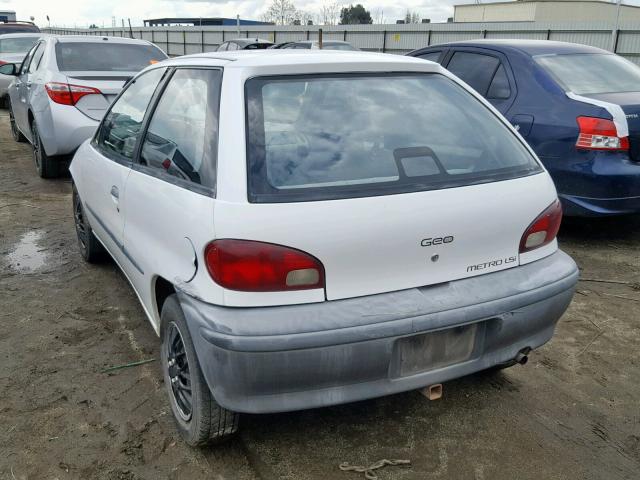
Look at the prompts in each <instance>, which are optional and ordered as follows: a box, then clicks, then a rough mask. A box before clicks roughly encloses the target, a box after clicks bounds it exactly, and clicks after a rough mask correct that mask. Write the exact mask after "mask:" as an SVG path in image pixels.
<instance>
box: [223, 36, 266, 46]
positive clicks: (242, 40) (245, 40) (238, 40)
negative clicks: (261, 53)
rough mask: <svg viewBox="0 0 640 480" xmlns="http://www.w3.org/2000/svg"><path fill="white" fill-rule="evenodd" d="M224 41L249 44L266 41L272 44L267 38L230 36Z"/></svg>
mask: <svg viewBox="0 0 640 480" xmlns="http://www.w3.org/2000/svg"><path fill="white" fill-rule="evenodd" d="M225 42H236V43H241V44H243V45H249V44H254V43H268V44H272V43H273V42H270V41H269V40H264V39H262V38H244V37H243V38H231V39H229V40H225Z"/></svg>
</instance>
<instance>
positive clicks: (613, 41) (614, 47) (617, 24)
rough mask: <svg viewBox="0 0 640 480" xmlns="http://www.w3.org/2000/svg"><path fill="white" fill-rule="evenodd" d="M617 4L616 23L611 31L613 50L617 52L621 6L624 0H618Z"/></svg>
mask: <svg viewBox="0 0 640 480" xmlns="http://www.w3.org/2000/svg"><path fill="white" fill-rule="evenodd" d="M617 3H618V4H617V6H616V23H615V25H614V27H613V30H612V31H611V51H612V52H613V53H616V51H615V50H616V37H617V36H618V26H619V25H620V7H621V5H622V0H618V2H617Z"/></svg>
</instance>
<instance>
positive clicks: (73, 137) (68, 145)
mask: <svg viewBox="0 0 640 480" xmlns="http://www.w3.org/2000/svg"><path fill="white" fill-rule="evenodd" d="M49 107H50V108H49V110H48V111H42V112H40V113H39V114H36V120H37V121H38V130H39V132H40V137H41V139H42V145H43V146H44V149H45V151H46V152H47V155H52V156H57V155H70V154H72V153H73V152H75V151H76V150H77V149H78V147H79V146H80V145H81V144H82V142H84V141H85V140H86V139H87V138H90V137H91V136H92V135H93V134H94V132H95V131H96V128H97V127H98V124H99V122H97V121H96V120H93V119H91V118H89V117H87V116H86V115H85V114H84V113H82V112H81V111H80V110H78V109H77V108H75V107H73V106H70V105H58V104H57V103H54V102H52V101H49Z"/></svg>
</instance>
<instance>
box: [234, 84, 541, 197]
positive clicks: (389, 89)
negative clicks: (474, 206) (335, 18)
mask: <svg viewBox="0 0 640 480" xmlns="http://www.w3.org/2000/svg"><path fill="white" fill-rule="evenodd" d="M246 96H247V102H246V108H247V112H246V114H247V124H248V125H247V131H248V133H247V157H248V158H247V161H248V171H249V178H248V182H249V200H250V201H252V202H267V203H268V202H287V201H306V200H324V199H335V198H349V197H364V196H373V195H386V194H392V193H403V192H413V191H421V190H432V189H438V188H449V187H455V186H462V185H472V184H477V183H485V182H492V181H497V180H503V179H509V178H515V177H518V176H524V175H528V174H532V173H535V172H538V171H540V166H539V165H538V164H537V162H536V160H535V159H534V158H533V157H532V156H531V155H530V154H529V152H528V151H527V149H526V148H525V147H524V146H523V145H522V143H521V142H520V141H519V140H518V139H517V137H516V136H515V135H514V134H513V133H512V132H511V131H510V130H509V129H508V128H507V127H506V126H505V125H504V124H503V123H502V122H501V121H500V120H498V118H497V117H496V116H495V115H494V114H493V113H491V111H490V110H489V109H488V108H486V107H485V106H484V105H482V103H480V102H479V101H478V100H477V99H475V98H474V97H473V96H472V95H471V94H469V93H468V92H467V91H465V90H464V89H463V88H462V87H460V86H459V85H457V84H456V83H454V82H453V81H452V80H450V79H448V78H447V77H445V76H443V75H440V74H419V73H411V74H376V75H365V74H355V75H339V76H298V77H258V78H254V79H251V80H249V81H247V83H246Z"/></svg>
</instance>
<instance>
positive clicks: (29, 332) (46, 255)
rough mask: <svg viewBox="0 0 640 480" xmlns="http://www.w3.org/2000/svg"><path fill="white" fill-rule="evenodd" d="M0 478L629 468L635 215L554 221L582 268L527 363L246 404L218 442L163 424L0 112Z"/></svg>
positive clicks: (636, 324)
mask: <svg viewBox="0 0 640 480" xmlns="http://www.w3.org/2000/svg"><path fill="white" fill-rule="evenodd" d="M0 165H1V168H0V252H1V256H0V268H1V269H0V285H2V288H0V322H1V328H0V358H1V359H2V363H1V365H2V368H1V369H0V452H2V455H0V478H3V479H5V478H6V479H11V480H13V479H16V480H22V479H60V480H62V479H93V478H97V479H127V480H130V479H147V478H148V479H178V478H180V479H199V478H203V479H204V478H206V479H254V478H260V479H262V478H264V479H276V478H284V479H327V478H331V479H338V480H340V479H343V478H344V479H346V480H349V479H359V478H363V477H362V474H356V473H352V472H340V471H339V470H338V469H337V465H338V464H339V463H341V462H345V461H346V462H350V463H353V464H368V463H373V462H375V461H377V460H379V459H381V458H400V459H410V460H411V462H412V465H411V467H387V468H386V469H384V470H382V471H380V474H379V475H380V479H381V480H384V479H431V478H456V479H458V478H460V479H463V478H464V479H476V480H482V479H498V480H499V479H514V478H517V479H520V480H522V479H536V480H539V479H562V478H567V479H576V478H580V479H604V478H606V479H608V480H609V479H637V478H638V477H639V476H640V473H639V472H640V354H639V353H638V352H639V349H638V345H639V344H640V290H639V288H640V286H638V285H637V284H636V283H634V282H640V275H639V273H638V272H639V271H640V270H639V269H640V255H639V253H640V217H627V218H621V219H604V220H602V219H601V220H580V221H576V220H573V221H571V222H569V221H567V222H565V225H564V226H563V228H562V231H561V234H560V240H561V242H560V243H561V246H562V248H563V249H564V250H565V251H567V252H568V253H570V254H571V255H572V256H573V257H574V258H575V259H576V261H577V262H578V264H579V265H580V267H581V269H582V275H583V278H585V279H600V280H614V281H619V282H624V283H600V282H593V281H582V282H580V284H579V288H578V293H577V294H576V296H575V299H574V301H573V304H572V305H571V307H570V309H569V311H568V312H567V314H566V315H565V316H564V318H563V319H562V320H561V322H560V324H559V326H558V329H557V332H556V335H555V337H554V339H553V340H552V342H551V343H550V344H548V345H546V346H545V347H543V348H541V349H540V350H538V351H537V352H534V353H533V354H532V355H531V357H530V361H529V363H528V364H527V365H526V366H525V367H521V366H516V367H513V368H511V369H509V370H507V371H504V372H502V373H498V374H479V375H474V376H471V377H467V378H464V379H460V380H457V381H453V382H449V383H447V384H446V385H445V388H444V398H443V399H442V400H439V401H435V402H429V401H428V400H426V399H425V398H424V397H422V396H421V395H420V394H418V393H417V392H409V393H405V394H401V395H394V396H391V397H387V398H382V399H377V400H371V401H366V402H360V403H356V404H351V405H345V406H337V407H332V408H324V409H319V410H312V411H306V412H295V413H288V414H278V415H246V416H244V417H243V418H242V422H241V433H240V434H239V435H238V436H237V437H236V438H235V439H233V440H232V441H231V442H229V443H227V444H225V445H221V446H217V447H211V448H207V449H200V450H197V449H191V448H189V447H187V446H186V445H185V444H183V443H182V442H181V441H180V439H179V437H178V436H177V434H176V431H175V429H174V426H173V423H172V422H173V421H172V418H171V415H170V411H169V408H168V404H167V402H166V400H165V392H164V390H163V386H162V376H161V374H160V371H159V365H158V362H153V363H149V364H146V365H143V366H140V367H135V368H129V369H123V370H118V371H116V372H112V373H102V370H104V369H105V368H108V367H110V366H113V365H120V364H124V363H128V362H134V361H138V360H145V359H153V358H156V357H157V356H158V344H159V342H158V339H157V337H156V335H155V333H154V332H153V330H152V328H151V326H150V325H149V324H148V322H147V320H146V318H145V316H144V313H143V311H142V308H141V307H140V305H139V304H138V302H137V299H136V297H135V295H134V293H133V291H132V290H131V288H130V287H129V285H128V283H127V281H126V279H125V278H124V276H123V275H122V274H121V273H120V272H119V271H118V269H117V268H116V267H115V265H114V264H113V263H111V262H108V263H105V264H104V265H99V266H90V265H86V264H84V263H83V262H82V261H81V259H80V256H79V254H78V252H77V248H76V240H75V233H74V230H73V223H72V217H71V194H70V193H71V185H70V181H69V179H68V178H66V179H60V180H54V181H51V180H49V181H44V180H41V179H39V178H38V177H37V176H36V172H35V168H34V166H33V162H32V159H31V153H30V148H29V147H28V145H27V144H17V143H15V142H13V140H11V137H10V134H9V129H8V118H7V116H6V114H5V112H1V113H0Z"/></svg>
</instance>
